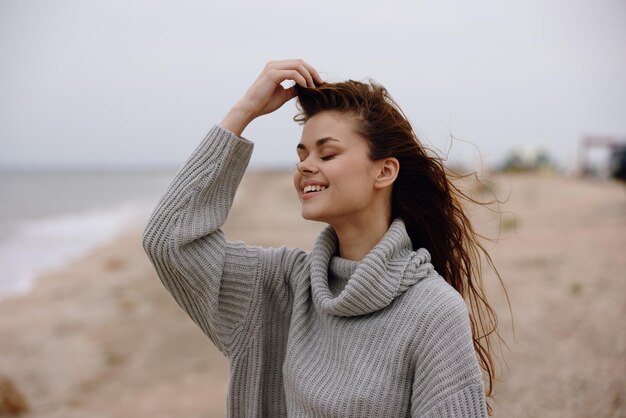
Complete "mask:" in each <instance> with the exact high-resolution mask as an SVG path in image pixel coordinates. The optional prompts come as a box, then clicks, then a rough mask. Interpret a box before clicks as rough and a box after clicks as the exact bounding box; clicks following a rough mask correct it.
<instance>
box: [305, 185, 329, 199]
mask: <svg viewBox="0 0 626 418" xmlns="http://www.w3.org/2000/svg"><path fill="white" fill-rule="evenodd" d="M327 188H328V185H327V184H324V183H321V182H316V181H306V182H304V183H303V184H302V186H301V190H302V200H308V199H311V198H313V197H315V196H317V195H318V194H320V193H321V192H323V191H324V190H326V189H327Z"/></svg>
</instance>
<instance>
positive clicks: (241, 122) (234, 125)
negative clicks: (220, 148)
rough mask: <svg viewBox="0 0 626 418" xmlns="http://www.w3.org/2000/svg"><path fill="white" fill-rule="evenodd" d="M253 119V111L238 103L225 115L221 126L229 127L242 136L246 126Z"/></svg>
mask: <svg viewBox="0 0 626 418" xmlns="http://www.w3.org/2000/svg"><path fill="white" fill-rule="evenodd" d="M253 120H254V116H253V115H252V113H251V112H250V111H248V110H247V109H246V108H245V107H244V106H242V105H240V104H239V103H238V104H236V105H235V106H233V107H232V108H231V109H230V110H229V111H228V113H227V114H226V116H224V119H222V122H221V123H220V126H221V127H222V128H224V129H228V130H229V131H231V132H232V133H234V134H235V135H237V136H241V134H242V133H243V130H244V129H245V128H246V126H248V124H249V123H250V122H252V121H253Z"/></svg>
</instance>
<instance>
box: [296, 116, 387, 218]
mask: <svg viewBox="0 0 626 418" xmlns="http://www.w3.org/2000/svg"><path fill="white" fill-rule="evenodd" d="M356 123H357V120H356V118H355V117H354V116H352V115H351V114H343V113H338V112H331V111H325V112H321V113H318V114H317V115H315V116H313V117H311V118H310V119H309V120H308V121H307V122H306V123H305V125H304V129H303V130H302V138H301V141H300V143H299V144H298V146H297V153H298V158H299V160H300V163H299V164H298V169H297V170H296V172H295V175H294V186H295V188H296V191H297V193H298V197H299V198H300V201H301V202H302V217H303V218H305V219H309V220H315V221H322V222H326V223H328V224H331V225H334V224H338V223H341V222H344V221H346V220H352V221H355V222H362V221H367V217H368V216H373V215H374V214H372V213H370V212H372V208H375V207H376V205H371V203H372V201H373V199H374V195H375V188H374V182H375V179H376V175H377V170H379V167H378V164H377V163H376V162H374V161H372V160H370V158H369V155H368V154H369V148H368V145H367V143H366V141H365V139H363V138H362V137H361V136H359V135H358V134H357V133H356V132H355V129H354V127H355V126H356Z"/></svg>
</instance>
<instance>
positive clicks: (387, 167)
mask: <svg viewBox="0 0 626 418" xmlns="http://www.w3.org/2000/svg"><path fill="white" fill-rule="evenodd" d="M377 169H378V174H377V176H376V180H375V181H374V188H376V189H384V188H386V187H389V186H391V185H392V184H393V182H394V181H396V178H397V177H398V173H399V172H400V162H399V161H398V159H397V158H393V157H390V158H385V159H384V160H380V161H378V164H377Z"/></svg>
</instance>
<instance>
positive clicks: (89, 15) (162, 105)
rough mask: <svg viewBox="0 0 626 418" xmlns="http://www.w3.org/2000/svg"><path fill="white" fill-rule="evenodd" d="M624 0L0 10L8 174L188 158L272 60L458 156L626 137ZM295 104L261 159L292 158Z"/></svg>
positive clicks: (272, 119)
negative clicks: (386, 97)
mask: <svg viewBox="0 0 626 418" xmlns="http://www.w3.org/2000/svg"><path fill="white" fill-rule="evenodd" d="M625 51H626V2H624V1H623V0H594V1H591V0H589V1H584V2H582V1H572V0H554V1H545V0H524V1H502V0H500V1H495V0H494V1H486V0H474V1H461V0H459V1H450V0H430V1H416V0H413V1H394V0H387V1H376V2H368V1H363V0H360V1H356V0H354V1H339V0H335V1H326V0H321V1H320V0H318V1H315V2H308V1H303V2H287V1H285V2H277V1H267V0H264V1H258V2H252V1H250V2H244V1H242V0H236V1H225V0H222V1H219V2H218V1H163V0H145V1H132V0H124V1H121V0H113V1H110V0H109V1H86V0H81V1H78V0H75V1H51V0H46V1H43V0H0V92H1V94H0V168H2V167H4V168H7V167H21V168H24V167H38V168H41V167H63V166H71V167H93V166H98V167H101V166H112V167H151V166H160V165H175V166H177V165H179V164H180V163H182V162H183V161H184V159H185V158H186V157H187V155H188V154H189V153H190V152H191V151H192V150H193V148H194V147H195V146H196V144H197V143H198V142H199V141H200V140H201V139H202V137H203V136H204V135H205V133H206V132H207V131H208V129H209V128H210V127H211V125H213V124H214V123H218V122H219V121H220V120H221V118H222V116H223V115H224V114H225V113H226V111H227V110H228V109H229V107H230V106H231V105H232V104H233V103H235V102H236V101H237V99H238V98H239V97H240V96H241V95H242V94H243V93H244V92H245V90H246V89H247V87H248V86H249V85H250V84H251V83H252V82H253V81H254V79H255V78H256V76H257V75H258V73H259V71H260V70H261V69H262V68H263V66H264V65H265V63H266V61H268V60H271V59H283V58H293V57H301V58H304V59H306V60H307V61H308V62H310V63H311V64H312V65H314V66H315V67H316V68H317V69H318V70H319V71H320V72H321V73H322V75H323V77H325V78H326V79H327V80H329V81H339V80H343V79H349V78H351V79H356V80H363V79H365V78H373V79H375V80H376V81H378V82H380V83H382V84H383V85H385V86H386V87H387V88H388V89H389V91H390V92H391V94H392V95H393V96H394V98H395V99H396V101H397V102H398V103H399V104H400V105H401V107H402V108H403V109H404V111H405V113H406V114H407V115H408V117H409V118H410V120H411V122H412V123H413V125H414V127H415V128H416V131H417V132H418V135H420V136H421V137H422V138H423V141H424V142H425V143H426V144H430V145H432V146H434V147H436V148H438V149H439V150H441V151H442V152H446V151H447V150H448V149H449V148H450V145H451V140H450V138H451V137H455V138H457V139H458V140H455V141H453V142H452V148H451V149H450V150H449V155H450V159H452V160H458V161H463V162H467V163H470V164H477V161H478V160H479V159H480V158H482V160H483V162H484V163H486V164H493V163H497V162H498V161H499V160H501V159H502V157H503V156H504V155H506V153H507V152H508V151H509V150H510V149H511V148H512V147H514V146H516V145H519V144H539V145H542V146H544V147H545V148H546V149H547V151H548V152H549V153H550V154H551V155H553V157H554V158H555V159H557V161H559V162H560V163H561V164H562V165H564V166H566V167H567V166H568V165H569V166H571V165H572V164H573V162H574V159H575V156H576V152H577V149H578V145H579V141H580V138H581V136H582V135H584V134H602V135H614V136H617V137H622V138H624V139H625V140H626V52H625ZM295 111H296V109H295V105H294V103H293V102H290V103H288V104H287V105H286V106H284V107H283V108H282V109H281V110H280V111H278V112H275V113H274V114H272V115H269V116H265V117H263V118H260V119H258V120H256V121H254V122H253V124H252V125H251V126H250V127H249V128H248V129H247V130H246V131H245V133H244V136H246V137H248V138H249V139H251V140H253V141H254V142H255V143H256V147H255V152H254V155H253V160H252V164H253V166H256V167H262V166H289V165H291V164H295V162H296V154H295V146H296V144H297V142H298V140H299V138H300V131H301V127H299V126H298V125H297V124H295V123H294V122H293V121H292V120H291V118H292V117H293V115H294V114H295Z"/></svg>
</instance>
